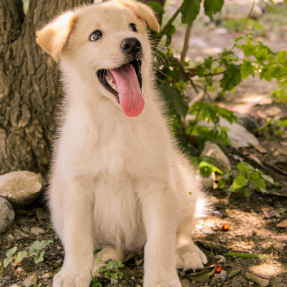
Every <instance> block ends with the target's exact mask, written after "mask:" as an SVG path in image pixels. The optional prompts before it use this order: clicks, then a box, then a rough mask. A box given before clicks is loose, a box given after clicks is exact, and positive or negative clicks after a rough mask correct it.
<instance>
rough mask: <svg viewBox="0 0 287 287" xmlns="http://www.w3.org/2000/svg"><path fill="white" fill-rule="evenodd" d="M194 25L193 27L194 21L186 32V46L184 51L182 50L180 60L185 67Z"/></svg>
mask: <svg viewBox="0 0 287 287" xmlns="http://www.w3.org/2000/svg"><path fill="white" fill-rule="evenodd" d="M192 25H193V21H191V22H190V23H189V24H188V25H187V28H186V32H185V39H184V45H183V50H182V53H181V59H180V62H181V63H182V64H183V65H184V62H185V57H186V54H187V52H188V48H189V39H190V35H191V29H192Z"/></svg>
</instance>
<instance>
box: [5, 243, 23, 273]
mask: <svg viewBox="0 0 287 287" xmlns="http://www.w3.org/2000/svg"><path fill="white" fill-rule="evenodd" d="M16 251H17V247H16V246H15V247H13V248H11V249H9V250H8V251H7V253H6V258H5V259H4V260H3V267H4V268H7V266H8V265H9V264H10V263H11V262H12V260H13V257H14V254H15V252H16ZM26 255H27V252H26V251H22V252H18V253H17V256H16V259H15V264H18V263H19V262H20V261H21V260H22V259H23V258H24V257H25V256H26Z"/></svg>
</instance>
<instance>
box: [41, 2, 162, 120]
mask: <svg viewBox="0 0 287 287" xmlns="http://www.w3.org/2000/svg"><path fill="white" fill-rule="evenodd" d="M146 23H147V24H148V25H149V27H150V28H151V29H153V30H156V31H159V24H158V22H157V20H156V18H155V16H154V13H153V11H152V9H150V8H149V7H148V6H147V5H145V4H142V3H139V2H137V1H134V0H112V1H108V2H104V3H101V4H97V5H90V6H85V7H82V8H78V9H76V10H74V11H69V12H66V13H64V14H62V15H60V16H59V17H57V18H56V19H55V20H53V21H52V22H51V23H49V24H48V25H47V26H45V27H44V28H43V29H42V30H40V31H37V32H36V34H37V42H38V44H39V45H40V46H41V47H42V48H43V49H44V50H45V51H46V52H48V53H49V54H50V55H51V56H52V57H53V58H54V59H55V60H56V61H57V60H58V59H59V58H60V59H61V62H62V63H63V64H64V65H62V66H64V70H65V67H66V70H65V71H64V72H66V73H74V74H76V75H77V77H81V78H82V80H83V81H84V82H85V83H86V84H87V85H89V86H90V88H93V89H94V90H95V89H97V93H95V94H100V95H102V96H106V97H108V98H109V99H111V100H112V101H113V102H114V103H115V104H116V105H118V106H121V107H122V109H123V111H124V112H125V114H126V115H127V116H131V117H134V116H138V115H139V114H140V113H141V112H142V110H143V108H144V97H143V94H142V87H143V82H144V81H145V77H146V76H145V73H143V72H142V71H149V63H150V61H151V50H150V46H149V41H148V36H147V32H146ZM65 63H66V65H65ZM71 70H73V71H71Z"/></svg>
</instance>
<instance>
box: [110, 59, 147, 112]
mask: <svg viewBox="0 0 287 287" xmlns="http://www.w3.org/2000/svg"><path fill="white" fill-rule="evenodd" d="M110 73H111V74H112V76H113V77H114V79H115V80H116V85H117V88H118V93H119V98H120V104H121V106H122V108H123V110H124V112H125V114H126V115H127V116H129V117H136V116H138V115H140V113H141V112H142V110H143V108H144V104H145V102H144V98H143V94H142V92H141V90H140V87H139V81H138V78H137V75H136V71H135V69H134V67H133V66H132V65H131V64H126V65H124V66H123V67H121V68H120V69H117V70H110Z"/></svg>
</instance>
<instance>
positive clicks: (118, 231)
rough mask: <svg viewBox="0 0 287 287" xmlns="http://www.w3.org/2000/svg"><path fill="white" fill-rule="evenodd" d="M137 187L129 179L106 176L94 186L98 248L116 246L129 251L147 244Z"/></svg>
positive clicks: (95, 226)
mask: <svg viewBox="0 0 287 287" xmlns="http://www.w3.org/2000/svg"><path fill="white" fill-rule="evenodd" d="M135 189H136V184H135V182H134V181H133V180H132V179H131V178H129V177H128V176H125V177H123V178H122V179H119V178H113V177H105V178H102V179H98V180H97V181H96V183H95V199H94V241H95V246H97V247H100V248H101V247H103V246H105V245H114V246H116V247H118V248H123V249H126V250H129V251H136V250H138V249H141V248H142V247H143V245H144V244H145V241H146V234H145V229H144V225H143V220H142V208H141V204H140V201H139V199H138V197H137V193H136V190H135Z"/></svg>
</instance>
